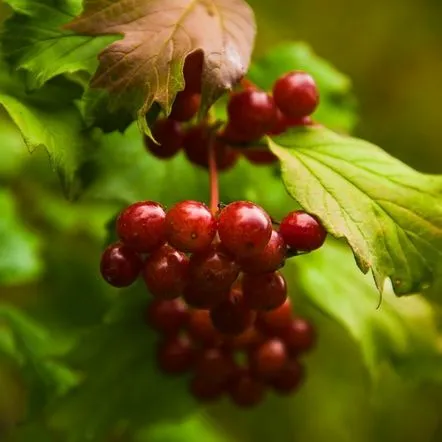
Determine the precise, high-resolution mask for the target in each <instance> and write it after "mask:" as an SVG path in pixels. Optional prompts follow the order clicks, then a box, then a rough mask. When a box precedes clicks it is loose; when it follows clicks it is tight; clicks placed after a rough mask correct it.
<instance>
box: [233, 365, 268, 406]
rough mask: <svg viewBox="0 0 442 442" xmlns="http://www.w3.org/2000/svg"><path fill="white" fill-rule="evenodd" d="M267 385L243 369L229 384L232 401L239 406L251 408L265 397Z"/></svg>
mask: <svg viewBox="0 0 442 442" xmlns="http://www.w3.org/2000/svg"><path fill="white" fill-rule="evenodd" d="M265 390H266V388H265V385H264V383H263V382H262V381H260V380H258V379H256V378H254V377H253V376H252V375H251V374H250V373H249V372H248V371H247V370H243V371H242V372H241V373H240V374H238V375H237V376H236V379H234V381H233V382H232V383H231V384H230V385H229V394H230V398H231V399H232V401H233V402H234V403H235V404H236V405H238V406H239V407H243V408H249V407H253V406H254V405H257V404H259V403H260V402H261V401H262V400H263V399H264V394H265Z"/></svg>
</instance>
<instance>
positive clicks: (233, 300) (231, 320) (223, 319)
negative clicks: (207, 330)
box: [210, 290, 256, 335]
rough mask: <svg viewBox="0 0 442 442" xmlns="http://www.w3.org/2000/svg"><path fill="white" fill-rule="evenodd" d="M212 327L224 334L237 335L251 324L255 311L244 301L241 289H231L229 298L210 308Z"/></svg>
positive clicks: (253, 320)
mask: <svg viewBox="0 0 442 442" xmlns="http://www.w3.org/2000/svg"><path fill="white" fill-rule="evenodd" d="M210 318H211V319H212V323H213V325H214V327H215V328H216V329H217V330H218V331H219V332H220V333H223V334H226V335H239V334H241V333H243V332H244V331H245V330H247V329H248V328H249V327H251V326H252V325H253V323H254V322H255V318H256V313H255V312H253V311H252V310H251V309H250V308H249V307H248V305H246V303H245V302H244V299H243V296H242V293H241V291H239V290H232V291H231V293H230V295H229V298H228V299H226V300H225V301H223V302H221V303H220V304H218V305H217V306H216V307H214V308H213V309H212V310H210Z"/></svg>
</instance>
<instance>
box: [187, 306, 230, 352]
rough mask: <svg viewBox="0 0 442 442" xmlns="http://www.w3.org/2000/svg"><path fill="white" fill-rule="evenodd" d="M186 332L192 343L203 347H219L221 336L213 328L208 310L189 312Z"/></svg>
mask: <svg viewBox="0 0 442 442" xmlns="http://www.w3.org/2000/svg"><path fill="white" fill-rule="evenodd" d="M187 332H188V334H189V336H191V338H192V339H193V340H194V342H196V343H198V344H201V345H202V346H204V347H208V346H210V347H214V346H218V345H221V343H222V340H223V336H222V335H221V333H220V332H219V331H218V330H217V329H216V328H215V327H214V326H213V323H212V320H211V318H210V312H209V310H191V311H190V317H189V320H188V323H187Z"/></svg>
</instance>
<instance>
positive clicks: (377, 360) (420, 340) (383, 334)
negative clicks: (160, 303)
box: [288, 241, 442, 382]
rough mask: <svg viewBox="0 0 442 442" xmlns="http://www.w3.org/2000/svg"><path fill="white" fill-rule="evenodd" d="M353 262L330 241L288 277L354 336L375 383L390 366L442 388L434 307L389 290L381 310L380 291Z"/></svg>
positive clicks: (441, 357) (295, 264)
mask: <svg viewBox="0 0 442 442" xmlns="http://www.w3.org/2000/svg"><path fill="white" fill-rule="evenodd" d="M351 260H352V257H351V253H350V252H349V251H347V250H346V249H345V248H344V247H343V246H342V245H341V244H338V243H336V242H335V241H330V242H329V243H328V244H327V245H326V246H325V247H323V249H322V250H320V251H317V252H315V253H311V254H308V255H304V256H299V257H297V258H295V259H293V260H292V261H291V262H290V264H289V270H288V271H290V270H294V271H295V273H294V274H293V283H296V282H297V283H298V284H299V285H300V287H301V289H302V291H303V293H304V296H306V297H307V299H308V300H309V301H310V302H312V303H313V305H314V306H315V307H317V308H319V309H320V310H322V311H323V312H324V313H325V314H326V315H328V316H330V317H331V318H333V319H334V320H336V321H337V322H338V323H339V324H340V325H341V326H343V327H344V328H345V329H346V330H347V331H348V332H349V333H350V335H351V336H352V338H353V339H354V340H355V341H356V343H357V344H358V346H359V348H360V349H361V352H362V355H363V358H364V361H365V364H366V366H367V367H368V369H369V370H370V372H371V374H372V375H373V376H374V377H376V376H377V375H378V374H379V370H380V368H381V367H382V363H384V362H388V363H390V364H391V365H392V366H393V368H394V369H395V370H396V371H397V372H398V373H399V374H400V375H401V376H403V377H404V378H406V379H408V380H411V379H413V380H422V379H425V380H431V381H436V382H441V381H442V348H441V347H440V345H439V341H440V337H441V335H440V331H439V330H438V328H437V323H436V315H435V311H434V309H433V308H432V306H431V305H430V304H429V303H428V301H426V300H425V299H424V298H423V297H422V296H420V295H416V296H413V297H409V298H402V299H398V298H396V297H395V296H394V294H393V291H392V290H391V288H390V289H387V290H386V291H385V293H384V295H383V298H382V302H381V304H380V305H379V308H378V304H379V294H378V293H377V292H376V288H375V286H374V285H373V283H372V281H370V279H367V277H366V276H365V277H363V276H362V275H360V274H359V273H358V271H357V269H356V268H355V267H354V266H351V265H350V261H351ZM336 265H339V270H338V271H337V269H336Z"/></svg>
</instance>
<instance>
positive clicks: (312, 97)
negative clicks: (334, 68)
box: [273, 71, 319, 118]
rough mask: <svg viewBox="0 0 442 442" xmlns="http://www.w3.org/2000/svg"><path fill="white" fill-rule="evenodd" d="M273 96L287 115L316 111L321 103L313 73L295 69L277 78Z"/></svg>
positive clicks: (295, 116)
mask: <svg viewBox="0 0 442 442" xmlns="http://www.w3.org/2000/svg"><path fill="white" fill-rule="evenodd" d="M273 98H274V100H275V103H276V105H277V106H278V108H279V109H280V110H281V111H282V112H283V113H284V114H285V115H287V116H288V117H290V118H299V117H305V116H307V115H311V114H312V113H313V112H314V110H315V109H316V107H317V106H318V104H319V91H318V88H317V86H316V83H315V80H314V79H313V78H312V76H311V75H309V74H307V73H306V72H301V71H293V72H289V73H287V74H285V75H283V76H282V77H280V78H278V80H276V82H275V84H274V86H273Z"/></svg>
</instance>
